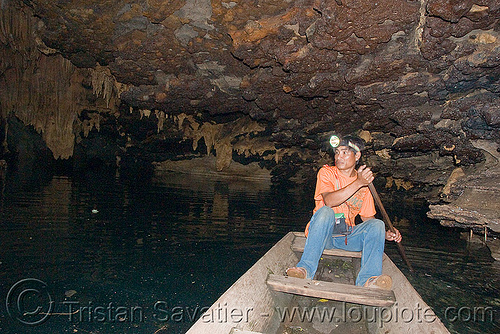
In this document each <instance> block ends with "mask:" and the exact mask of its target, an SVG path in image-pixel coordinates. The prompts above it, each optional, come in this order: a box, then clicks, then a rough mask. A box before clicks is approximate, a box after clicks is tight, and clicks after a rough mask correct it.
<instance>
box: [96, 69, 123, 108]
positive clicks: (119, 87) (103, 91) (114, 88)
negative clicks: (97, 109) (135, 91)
mask: <svg viewBox="0 0 500 334" xmlns="http://www.w3.org/2000/svg"><path fill="white" fill-rule="evenodd" d="M90 73H91V76H92V89H93V93H94V95H95V96H96V97H99V98H102V99H103V100H104V102H105V104H106V108H108V109H110V110H109V111H110V112H112V113H115V112H117V106H118V104H119V101H120V100H119V99H120V94H121V93H123V92H124V91H126V90H128V89H129V86H128V85H125V84H121V83H119V82H117V81H116V79H115V77H114V76H113V74H111V71H110V70H109V68H108V67H106V66H100V65H96V67H95V68H93V69H90Z"/></svg>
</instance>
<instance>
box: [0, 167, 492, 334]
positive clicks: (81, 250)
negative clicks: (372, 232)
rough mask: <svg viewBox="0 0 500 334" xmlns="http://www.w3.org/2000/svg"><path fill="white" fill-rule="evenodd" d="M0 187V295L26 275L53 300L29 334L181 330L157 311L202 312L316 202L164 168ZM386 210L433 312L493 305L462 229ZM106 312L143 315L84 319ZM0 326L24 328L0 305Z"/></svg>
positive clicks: (14, 181) (481, 261)
mask: <svg viewBox="0 0 500 334" xmlns="http://www.w3.org/2000/svg"><path fill="white" fill-rule="evenodd" d="M0 182H2V183H1V186H2V187H1V189H2V193H1V198H0V208H1V212H0V268H1V270H0V284H1V291H2V296H3V297H5V296H6V295H7V292H8V291H9V289H10V287H11V286H12V285H13V284H14V283H16V282H17V281H19V280H21V279H24V278H28V277H34V278H37V279H40V280H42V281H44V282H46V283H47V285H48V287H49V291H50V294H51V296H52V298H53V300H54V301H55V313H56V314H55V315H53V316H52V317H50V318H49V319H48V321H46V322H45V323H43V324H40V325H38V326H34V327H29V328H28V329H29V332H31V333H89V332H92V333H118V332H119V333H154V332H155V331H157V330H159V329H160V328H163V329H165V331H166V332H168V333H183V332H185V330H186V329H187V328H189V326H190V325H191V321H190V319H187V318H182V319H176V320H177V321H176V320H172V319H168V320H167V319H165V317H162V316H165V315H167V314H168V313H166V312H163V311H164V310H165V309H166V310H170V311H171V310H172V309H173V308H175V307H182V308H184V309H186V308H189V310H191V311H192V314H191V315H193V314H194V313H196V312H195V310H199V309H200V308H201V307H203V306H208V305H210V304H211V303H212V302H213V301H214V300H216V299H217V297H218V296H219V295H220V294H221V293H222V292H223V291H224V290H226V289H227V288H228V287H229V286H230V285H231V284H232V283H233V282H234V281H235V280H236V279H237V278H238V277H239V276H240V275H242V274H243V273H244V272H245V271H246V270H247V269H248V268H249V267H250V266H251V265H252V264H253V263H254V262H255V261H256V260H257V259H258V258H259V257H261V256H262V255H263V254H264V252H265V251H267V250H268V249H269V248H270V247H271V245H273V244H274V243H275V242H276V241H277V240H279V239H280V238H281V237H282V236H283V235H284V234H286V233H287V232H288V231H292V230H302V229H303V227H304V224H305V222H306V221H307V220H308V219H309V218H310V217H309V216H310V212H311V209H312V205H313V203H312V201H311V200H310V198H311V196H312V194H310V193H304V192H302V191H298V190H297V191H292V190H290V189H285V188H279V189H277V188H275V187H273V186H271V185H270V184H269V183H266V182H262V180H260V181H259V182H253V181H251V180H246V181H244V180H232V179H214V178H207V177H203V176H187V175H182V174H172V173H170V174H163V175H157V176H156V177H155V178H154V179H153V180H137V179H136V180H130V179H119V178H116V177H115V176H114V175H110V174H106V173H104V174H92V175H83V176H79V177H72V178H70V177H46V176H43V177H34V178H30V179H28V180H27V179H26V178H23V177H22V175H21V176H20V175H16V174H11V175H7V178H6V179H0ZM382 196H383V194H382ZM383 200H384V199H383ZM385 204H386V208H387V209H388V211H389V214H390V215H391V217H394V224H395V225H396V226H397V227H398V228H399V229H400V230H401V232H402V233H403V234H404V236H405V240H404V244H405V247H406V250H407V255H408V257H409V259H410V261H411V262H412V265H413V266H414V267H415V270H416V272H417V273H416V274H414V275H409V273H408V272H406V269H405V265H404V263H403V262H402V261H401V260H400V257H399V255H398V253H397V249H396V247H394V245H391V244H388V245H387V247H386V251H387V253H388V254H389V255H390V256H391V258H392V259H393V260H394V261H395V262H396V263H397V264H398V266H399V267H400V268H401V269H402V270H403V271H405V273H406V274H408V277H409V279H410V281H411V282H412V283H413V284H414V286H415V287H416V289H417V291H419V293H420V294H421V295H422V297H423V298H424V300H426V301H427V302H428V303H429V304H430V306H431V307H433V308H434V309H435V311H436V313H437V314H438V315H440V316H444V313H445V310H446V308H447V307H450V306H452V307H461V306H464V305H466V306H471V307H474V306H492V307H495V308H496V310H498V305H500V298H499V288H500V283H499V274H500V268H499V267H500V266H499V265H498V263H497V262H494V261H492V259H491V257H489V254H488V253H487V252H486V251H485V250H484V249H471V248H470V247H469V248H468V246H467V243H466V242H465V241H463V240H461V239H460V237H459V231H455V230H451V229H448V228H443V227H440V226H438V225H436V224H433V223H431V222H429V221H428V220H426V219H425V215H424V214H423V212H421V210H416V209H415V205H414V204H412V203H407V204H405V203H404V202H401V201H400V202H397V203H395V204H394V203H390V202H387V201H386V202H385ZM391 204H394V205H391ZM93 212H96V213H93ZM158 302H161V304H157V303H158ZM109 305H111V306H112V307H114V311H115V314H114V315H116V308H117V307H119V306H123V307H125V308H126V309H127V310H129V311H130V310H132V309H134V308H135V310H139V311H141V312H140V313H138V314H137V315H136V318H135V319H130V318H127V316H123V315H122V316H121V318H120V317H111V316H110V315H109V314H108V315H107V316H106V317H104V318H102V319H101V318H100V317H98V316H95V314H93V313H92V312H91V311H92V310H95V309H96V308H99V307H103V308H107V307H109ZM158 305H160V309H158ZM155 306H156V308H155ZM73 312H76V313H74V314H73V315H71V316H70V313H73ZM89 312H90V313H89ZM193 312H194V313H193ZM129 313H130V312H129ZM170 315H171V314H170ZM120 319H121V320H120ZM101 320H102V321H101ZM445 323H446V324H447V326H448V327H449V328H450V329H451V330H452V332H456V333H493V332H498V330H497V329H498V326H497V323H492V322H472V321H470V322H464V321H445ZM0 331H1V332H2V333H24V332H27V328H26V327H25V326H22V325H21V324H19V323H18V322H16V321H14V320H13V319H11V318H10V317H9V316H8V315H7V310H6V309H5V303H3V302H2V303H0Z"/></svg>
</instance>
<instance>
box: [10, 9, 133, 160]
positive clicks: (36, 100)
mask: <svg viewBox="0 0 500 334" xmlns="http://www.w3.org/2000/svg"><path fill="white" fill-rule="evenodd" d="M2 4H3V5H4V6H5V8H3V9H2V11H1V12H0V56H1V60H0V106H1V115H0V116H1V117H2V118H4V119H5V118H6V117H7V115H8V114H9V113H12V114H14V115H15V116H16V117H18V118H19V119H20V120H21V121H22V122H23V123H24V124H25V125H32V126H33V127H34V128H35V130H36V131H38V132H39V133H41V135H42V138H43V139H44V141H45V143H46V144H47V147H48V148H49V149H50V150H51V151H52V153H53V155H54V157H55V158H63V159H66V158H69V157H70V156H72V155H73V148H74V141H75V129H77V130H78V129H80V130H82V131H83V132H84V135H85V136H87V135H88V133H89V131H91V130H92V129H93V128H96V129H97V130H98V131H99V128H100V121H101V118H102V117H101V115H99V112H109V113H118V108H117V107H118V104H119V96H120V94H121V93H122V92H123V91H124V90H126V89H128V86H127V85H122V84H120V83H118V82H117V81H116V80H115V78H114V77H113V75H112V74H111V73H110V71H109V69H108V68H107V67H102V66H99V65H97V66H96V68H95V69H79V68H77V67H75V66H74V65H73V64H72V63H71V62H70V61H69V60H67V59H65V58H63V57H62V56H61V55H59V54H52V52H50V53H49V56H47V55H46V54H44V53H42V52H40V50H39V49H42V51H44V50H47V49H48V48H47V47H46V46H45V45H43V42H42V41H41V39H40V37H39V36H38V35H37V34H38V32H37V24H38V20H37V19H36V18H34V17H33V14H32V12H31V11H30V10H29V9H28V8H27V7H22V8H16V7H12V6H11V5H10V4H5V3H2ZM89 75H90V76H91V79H92V89H93V93H94V95H95V96H96V97H97V98H98V99H97V101H96V102H95V104H93V105H90V102H89V101H87V100H86V95H87V91H86V89H85V88H84V86H83V85H82V82H83V80H84V78H85V77H87V76H89ZM84 109H87V110H98V112H96V113H89V116H90V117H91V119H90V120H88V121H86V122H84V123H85V124H78V123H80V121H79V120H78V117H77V116H78V115H79V114H80V113H81V111H82V110H84Z"/></svg>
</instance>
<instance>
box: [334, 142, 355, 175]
mask: <svg viewBox="0 0 500 334" xmlns="http://www.w3.org/2000/svg"><path fill="white" fill-rule="evenodd" d="M357 154H360V153H354V151H353V150H351V149H350V148H349V147H348V146H339V147H337V148H336V149H335V166H337V168H338V169H341V170H342V169H349V168H352V167H354V166H356V158H357V157H356V155H357Z"/></svg>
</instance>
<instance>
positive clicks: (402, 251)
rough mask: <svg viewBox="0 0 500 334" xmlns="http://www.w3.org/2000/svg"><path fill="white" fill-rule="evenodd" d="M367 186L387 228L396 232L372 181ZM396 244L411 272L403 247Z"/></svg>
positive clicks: (411, 268)
mask: <svg viewBox="0 0 500 334" xmlns="http://www.w3.org/2000/svg"><path fill="white" fill-rule="evenodd" d="M368 188H369V189H370V191H371V192H372V196H373V199H374V200H375V203H377V206H378V207H379V209H380V212H382V217H383V218H384V222H385V223H386V224H387V226H389V229H390V230H391V232H394V233H396V230H395V229H394V226H393V225H392V223H391V219H390V218H389V215H388V214H387V211H385V208H384V205H383V204H382V201H381V200H380V197H379V195H378V193H377V189H375V186H374V185H373V183H370V184H369V185H368ZM396 245H398V249H399V253H400V254H401V257H402V258H403V260H404V261H405V262H406V264H407V265H408V269H410V271H411V272H413V267H412V266H411V264H410V261H408V258H407V257H406V253H405V249H404V248H403V245H401V243H400V242H396Z"/></svg>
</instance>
